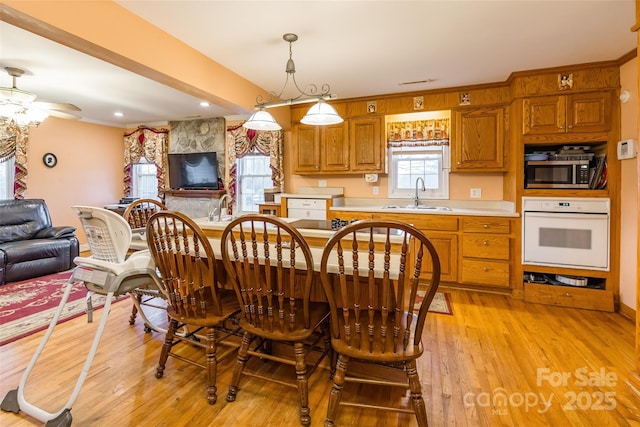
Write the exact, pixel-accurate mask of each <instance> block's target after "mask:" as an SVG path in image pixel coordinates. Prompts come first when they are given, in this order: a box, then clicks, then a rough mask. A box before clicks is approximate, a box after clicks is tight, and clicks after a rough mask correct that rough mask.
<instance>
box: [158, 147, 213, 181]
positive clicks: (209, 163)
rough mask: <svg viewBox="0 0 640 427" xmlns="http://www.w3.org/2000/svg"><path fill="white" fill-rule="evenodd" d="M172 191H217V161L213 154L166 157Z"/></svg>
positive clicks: (183, 154)
mask: <svg viewBox="0 0 640 427" xmlns="http://www.w3.org/2000/svg"><path fill="white" fill-rule="evenodd" d="M168 161H169V185H170V186H171V188H172V189H174V190H177V189H185V190H187V189H188V190H217V189H218V160H217V158H216V153H215V152H206V153H174V154H169V155H168Z"/></svg>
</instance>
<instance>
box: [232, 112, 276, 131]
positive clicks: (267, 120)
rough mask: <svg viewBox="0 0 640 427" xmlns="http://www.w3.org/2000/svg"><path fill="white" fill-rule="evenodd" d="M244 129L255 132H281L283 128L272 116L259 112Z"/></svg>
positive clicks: (250, 118) (244, 125) (252, 116)
mask: <svg viewBox="0 0 640 427" xmlns="http://www.w3.org/2000/svg"><path fill="white" fill-rule="evenodd" d="M242 127H244V128H247V129H253V130H280V129H282V127H281V126H280V125H279V124H278V122H276V119H274V118H273V116H272V115H271V114H269V113H268V112H266V111H264V110H258V111H256V112H255V113H253V114H252V115H251V117H249V120H247V121H246V122H244V124H243V125H242Z"/></svg>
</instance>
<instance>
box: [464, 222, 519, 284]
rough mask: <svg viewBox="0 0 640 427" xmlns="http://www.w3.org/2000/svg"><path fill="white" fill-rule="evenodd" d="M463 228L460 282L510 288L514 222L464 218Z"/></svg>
mask: <svg viewBox="0 0 640 427" xmlns="http://www.w3.org/2000/svg"><path fill="white" fill-rule="evenodd" d="M461 228H462V235H461V236H462V250H461V253H460V259H461V269H460V270H461V277H460V282H461V283H465V284H478V285H483V286H491V287H498V288H510V287H511V280H510V277H511V274H510V272H511V236H510V234H511V220H509V219H508V218H496V217H465V218H462V227H461Z"/></svg>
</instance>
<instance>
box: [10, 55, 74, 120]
mask: <svg viewBox="0 0 640 427" xmlns="http://www.w3.org/2000/svg"><path fill="white" fill-rule="evenodd" d="M4 69H5V70H6V72H7V74H9V75H10V76H11V77H13V85H12V87H0V116H2V117H18V116H21V118H23V122H24V123H25V124H29V125H35V126H37V125H38V124H40V122H42V121H43V120H44V119H46V117H47V116H49V115H51V116H55V117H59V118H61V119H69V120H78V119H80V116H77V115H75V114H72V113H69V112H68V111H81V110H80V108H78V107H76V106H75V105H73V104H68V103H59V102H43V101H36V98H37V95H36V94H34V93H31V92H27V91H25V90H22V89H18V88H17V87H16V79H17V78H18V77H20V76H22V75H23V74H24V70H21V69H19V68H15V67H5V68H4ZM27 116H29V117H28V118H27V119H24V118H25V117H27Z"/></svg>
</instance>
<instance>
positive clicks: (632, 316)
mask: <svg viewBox="0 0 640 427" xmlns="http://www.w3.org/2000/svg"><path fill="white" fill-rule="evenodd" d="M618 313H620V314H621V315H623V316H624V317H626V318H627V319H629V320H632V321H634V322H635V321H636V311H635V310H634V309H633V308H631V307H629V306H628V305H624V304H623V303H620V308H619V310H618Z"/></svg>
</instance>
